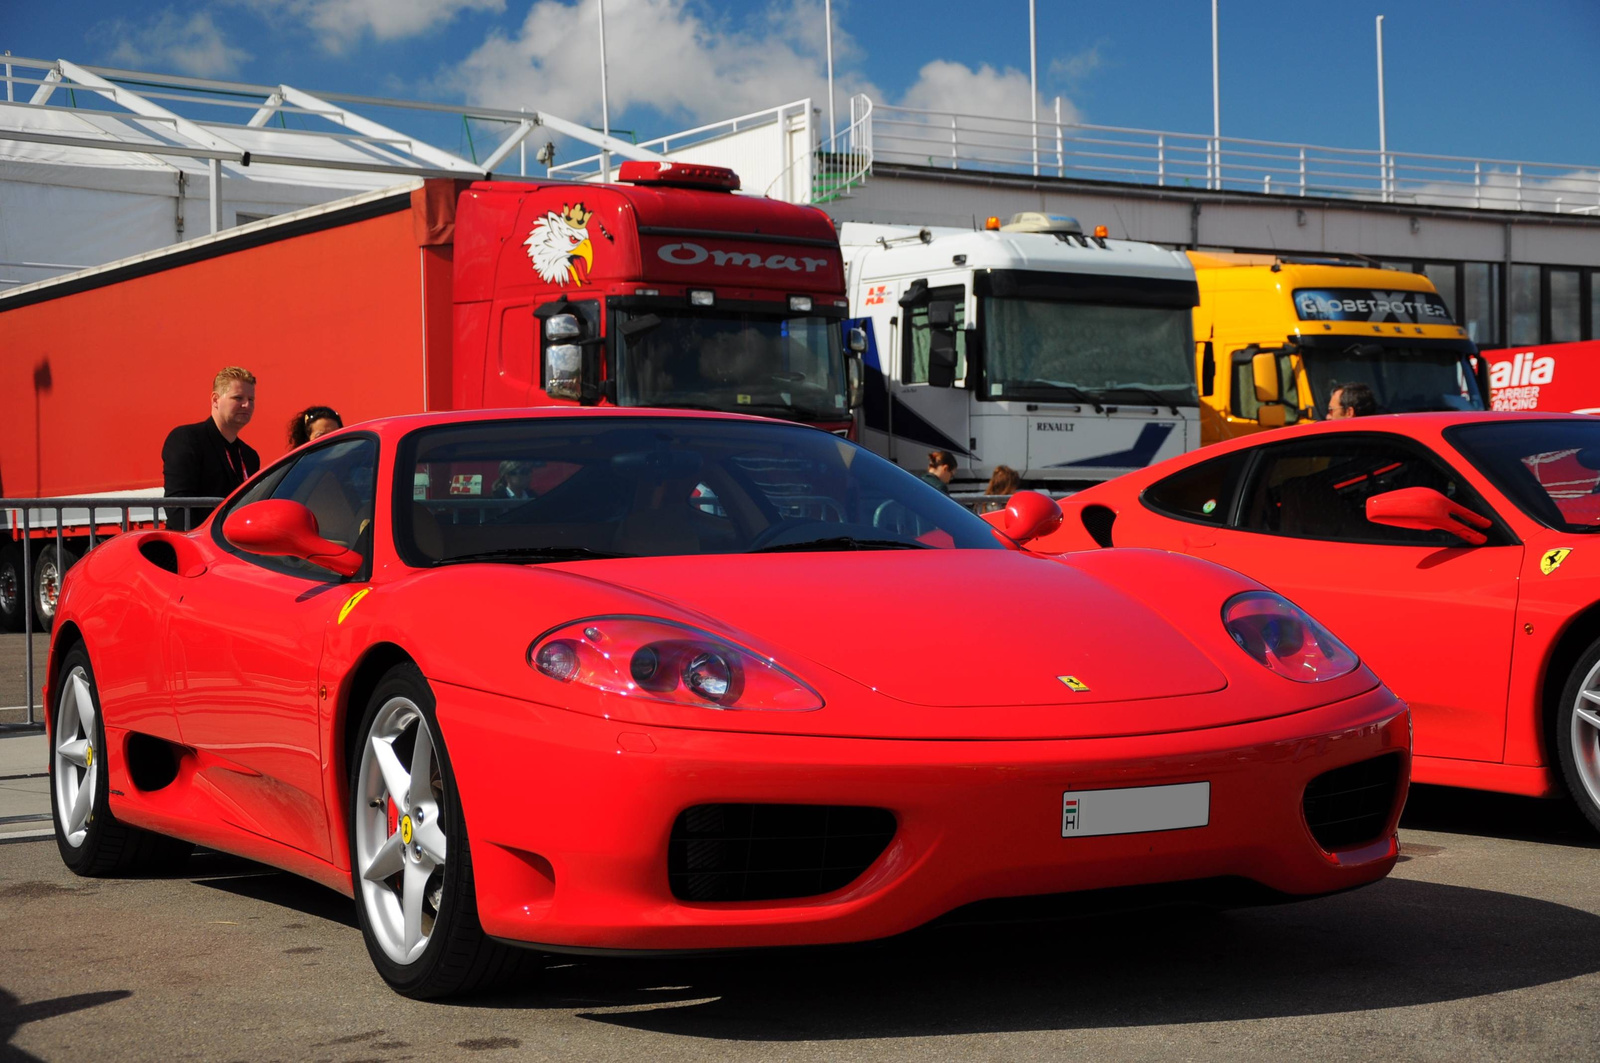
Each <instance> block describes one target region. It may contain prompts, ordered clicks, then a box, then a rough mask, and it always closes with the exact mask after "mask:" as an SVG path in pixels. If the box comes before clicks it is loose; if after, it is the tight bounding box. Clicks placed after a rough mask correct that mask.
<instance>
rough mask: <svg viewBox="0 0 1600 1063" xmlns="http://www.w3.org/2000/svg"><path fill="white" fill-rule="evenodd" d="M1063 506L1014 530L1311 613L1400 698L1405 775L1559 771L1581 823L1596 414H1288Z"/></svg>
mask: <svg viewBox="0 0 1600 1063" xmlns="http://www.w3.org/2000/svg"><path fill="white" fill-rule="evenodd" d="M1065 508H1066V510H1067V516H1066V520H1065V521H1064V522H1063V524H1062V526H1061V528H1060V529H1059V530H1058V531H1057V532H1055V533H1054V534H1052V535H1049V536H1046V537H1044V538H1041V539H1039V540H1036V541H1035V542H1033V543H1030V544H1029V548H1030V549H1032V550H1037V551H1040V552H1044V553H1061V552H1062V551H1068V550H1082V549H1090V550H1092V549H1098V548H1100V547H1107V546H1111V545H1113V544H1115V545H1116V546H1119V547H1121V546H1143V547H1156V548H1159V549H1163V550H1171V551H1175V552H1179V553H1184V554H1189V555H1191V556H1194V557H1197V558H1205V559H1207V560H1209V561H1215V562H1217V563H1219V564H1223V565H1227V566H1228V567H1229V568H1233V569H1236V570H1238V571H1239V572H1242V573H1244V574H1246V575H1248V576H1251V577H1253V578H1255V579H1258V580H1260V581H1261V582H1262V583H1264V584H1266V585H1267V586H1269V587H1271V588H1273V589H1274V590H1277V591H1280V592H1282V593H1283V594H1285V595H1287V596H1288V597H1289V598H1290V599H1291V600H1292V601H1294V602H1295V603H1296V604H1298V605H1300V606H1303V607H1304V608H1306V609H1308V610H1310V611H1311V612H1312V613H1313V614H1314V615H1315V616H1316V617H1317V618H1318V619H1319V620H1322V621H1324V622H1325V623H1327V624H1328V626H1329V627H1330V628H1332V629H1333V630H1334V631H1335V632H1337V633H1338V635H1339V637H1340V638H1342V639H1345V640H1347V641H1348V642H1349V644H1350V646H1351V647H1352V648H1353V649H1354V650H1355V651H1356V652H1357V653H1359V654H1361V656H1362V659H1363V660H1365V661H1366V662H1367V663H1368V664H1370V665H1371V666H1372V668H1373V670H1374V671H1376V672H1377V673H1378V674H1379V675H1380V676H1382V677H1383V680H1384V682H1386V683H1388V684H1389V685H1391V686H1392V687H1393V688H1394V690H1395V692H1396V693H1398V694H1399V695H1400V696H1401V697H1403V698H1405V699H1406V702H1407V703H1408V704H1409V705H1410V706H1411V711H1412V713H1413V716H1414V718H1415V721H1416V747H1415V752H1416V757H1415V760H1414V765H1415V767H1414V771H1413V778H1414V779H1415V781H1417V782H1427V783H1441V784H1444V785H1449V786H1464V787H1472V788H1476V789H1482V790H1499V791H1504V792H1506V793H1514V794H1526V795H1530V796H1534V797H1550V796H1556V795H1559V794H1561V793H1562V792H1563V791H1565V792H1566V793H1569V794H1571V796H1572V797H1573V799H1574V800H1575V801H1576V802H1577V804H1578V806H1579V807H1580V808H1581V809H1582V810H1583V812H1584V814H1585V815H1586V816H1588V818H1589V820H1590V821H1591V822H1592V823H1594V825H1595V826H1596V827H1597V828H1600V540H1596V539H1595V538H1593V536H1594V533H1595V532H1597V531H1600V420H1597V419H1595V418H1594V417H1586V416H1573V415H1560V414H1558V415H1548V414H1508V413H1436V414H1435V413H1428V414H1420V413H1419V414H1403V415H1390V416H1379V417H1363V418H1354V419H1351V418H1347V419H1343V420H1338V421H1328V422H1324V423H1321V424H1308V425H1299V426H1295V427H1293V428H1288V429H1283V430H1281V431H1275V432H1270V433H1265V434H1261V435H1254V436H1248V437H1246V438H1243V439H1238V440H1233V441H1230V442H1227V443H1222V444H1218V445H1216V446H1212V447H1207V448H1205V449H1204V450H1201V451H1198V452H1195V453H1192V454H1186V455H1184V456H1183V457H1180V458H1174V459H1172V460H1170V461H1166V462H1162V463H1161V464H1159V465H1154V466H1151V467H1150V468H1148V469H1144V470H1141V471H1140V472H1137V473H1133V474H1131V475H1128V476H1124V477H1122V478H1121V479H1118V480H1114V481H1112V482H1110V483H1107V484H1103V485H1099V486H1096V487H1094V488H1091V489H1090V490H1087V491H1084V492H1082V493H1081V494H1077V495H1074V496H1073V497H1072V498H1071V500H1070V501H1068V502H1067V504H1066V506H1065ZM1078 556H1081V555H1076V554H1063V555H1062V559H1063V560H1067V561H1074V562H1075V559H1076V558H1077V557H1078ZM1173 593H1179V592H1176V591H1174V592H1173Z"/></svg>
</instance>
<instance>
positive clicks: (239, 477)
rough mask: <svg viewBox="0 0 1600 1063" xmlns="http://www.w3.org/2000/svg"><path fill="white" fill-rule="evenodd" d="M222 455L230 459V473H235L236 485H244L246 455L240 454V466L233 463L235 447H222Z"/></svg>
mask: <svg viewBox="0 0 1600 1063" xmlns="http://www.w3.org/2000/svg"><path fill="white" fill-rule="evenodd" d="M222 454H223V456H224V457H225V458H227V459H228V471H229V472H231V473H233V478H234V482H235V483H241V484H242V483H244V454H243V453H242V452H241V453H240V454H239V464H238V465H234V463H233V446H232V445H231V444H228V443H224V444H223V445H222Z"/></svg>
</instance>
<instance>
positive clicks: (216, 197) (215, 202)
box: [211, 159, 222, 233]
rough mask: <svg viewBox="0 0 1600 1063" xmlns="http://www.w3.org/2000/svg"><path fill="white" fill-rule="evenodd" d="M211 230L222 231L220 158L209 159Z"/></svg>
mask: <svg viewBox="0 0 1600 1063" xmlns="http://www.w3.org/2000/svg"><path fill="white" fill-rule="evenodd" d="M211 231H212V233H220V232H221V231H222V160H221V159H212V160H211Z"/></svg>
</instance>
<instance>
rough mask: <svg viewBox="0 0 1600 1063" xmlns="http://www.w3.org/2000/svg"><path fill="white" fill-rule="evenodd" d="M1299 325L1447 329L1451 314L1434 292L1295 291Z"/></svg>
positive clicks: (1365, 289)
mask: <svg viewBox="0 0 1600 1063" xmlns="http://www.w3.org/2000/svg"><path fill="white" fill-rule="evenodd" d="M1294 308H1295V311H1296V312H1297V313H1298V314H1299V315H1300V320H1301V321H1371V322H1381V323H1384V324H1395V325H1449V324H1453V322H1452V321H1451V320H1450V310H1449V308H1448V307H1446V306H1445V305H1444V300H1443V299H1441V298H1439V296H1438V295H1436V294H1434V293H1433V292H1404V291H1402V292H1380V291H1375V290H1373V289H1370V288H1296V289H1295V292H1294Z"/></svg>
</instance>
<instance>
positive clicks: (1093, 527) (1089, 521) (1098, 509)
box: [1079, 506, 1117, 546]
mask: <svg viewBox="0 0 1600 1063" xmlns="http://www.w3.org/2000/svg"><path fill="white" fill-rule="evenodd" d="M1079 516H1080V518H1081V519H1082V520H1083V530H1084V531H1086V532H1088V533H1089V537H1090V538H1091V539H1093V540H1094V541H1095V542H1097V543H1099V544H1100V545H1101V546H1110V545H1111V526H1112V525H1113V524H1115V523H1116V522H1117V511H1116V510H1114V509H1112V508H1111V507H1110V506H1084V507H1083V511H1082V513H1081V514H1080V515H1079Z"/></svg>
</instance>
